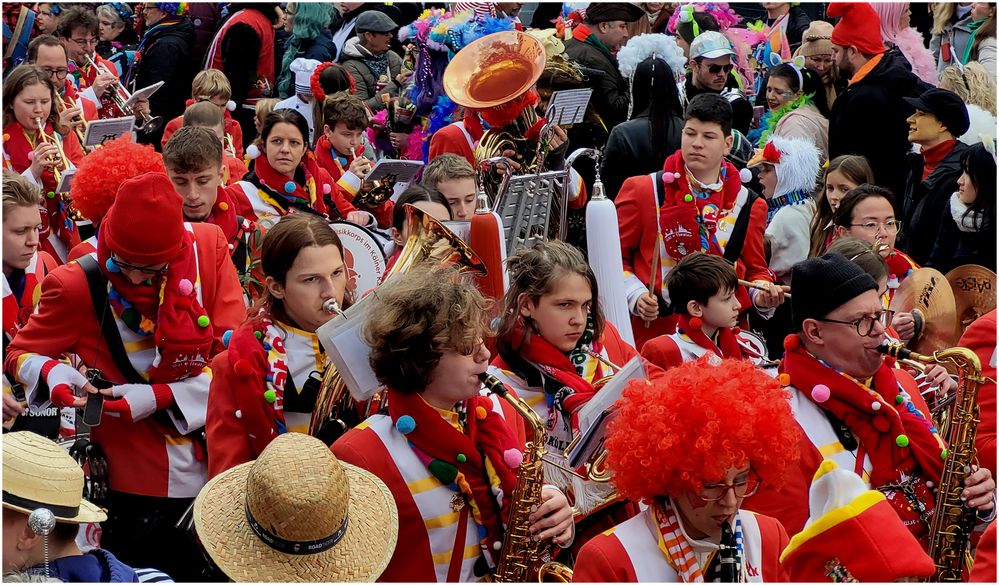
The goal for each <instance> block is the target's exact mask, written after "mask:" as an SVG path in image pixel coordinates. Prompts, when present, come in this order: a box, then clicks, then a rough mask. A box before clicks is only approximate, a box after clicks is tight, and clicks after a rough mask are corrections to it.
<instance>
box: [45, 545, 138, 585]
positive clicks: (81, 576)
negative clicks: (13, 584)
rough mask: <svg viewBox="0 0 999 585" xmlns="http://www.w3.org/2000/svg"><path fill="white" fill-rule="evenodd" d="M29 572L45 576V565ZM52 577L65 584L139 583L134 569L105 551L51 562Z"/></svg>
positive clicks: (97, 550)
mask: <svg viewBox="0 0 999 585" xmlns="http://www.w3.org/2000/svg"><path fill="white" fill-rule="evenodd" d="M29 572H31V573H38V574H44V572H45V567H44V565H35V566H34V567H32V568H31V569H30V570H29ZM49 572H50V576H52V577H54V578H56V579H59V580H60V581H63V582H65V583H138V582H139V576H138V575H137V574H136V572H135V570H134V569H133V568H132V567H129V566H128V565H126V564H125V563H123V562H121V561H119V560H118V559H117V558H115V556H114V555H113V554H111V553H109V552H108V551H106V550H103V549H99V548H97V549H94V550H92V551H90V552H88V553H87V554H83V555H74V556H70V557H62V558H60V559H55V560H54V561H51V562H49Z"/></svg>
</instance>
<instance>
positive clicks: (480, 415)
mask: <svg viewBox="0 0 999 585" xmlns="http://www.w3.org/2000/svg"><path fill="white" fill-rule="evenodd" d="M487 416H489V411H488V410H486V409H485V408H484V407H482V406H476V407H475V418H477V419H479V420H485V418H486V417H487Z"/></svg>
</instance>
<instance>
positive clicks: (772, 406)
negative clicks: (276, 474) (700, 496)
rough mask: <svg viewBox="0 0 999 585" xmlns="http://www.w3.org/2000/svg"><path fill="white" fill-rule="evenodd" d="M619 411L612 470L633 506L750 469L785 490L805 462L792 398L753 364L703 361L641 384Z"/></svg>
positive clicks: (611, 439)
mask: <svg viewBox="0 0 999 585" xmlns="http://www.w3.org/2000/svg"><path fill="white" fill-rule="evenodd" d="M712 355H713V354H712ZM715 359H717V358H715ZM614 411H615V419H614V420H613V421H612V422H611V423H610V426H609V428H608V432H607V440H606V446H607V452H608V458H607V464H608V466H609V467H610V469H611V470H612V471H613V472H614V484H615V486H617V489H618V492H619V493H620V494H621V495H622V496H623V497H625V498H628V499H630V500H635V501H638V500H641V499H645V500H651V499H653V498H655V497H657V496H663V495H678V494H680V493H683V492H690V491H699V490H700V489H701V487H702V486H703V484H704V483H705V482H711V481H717V480H720V479H722V478H723V477H724V476H725V474H726V472H727V471H728V470H729V469H731V468H733V467H742V466H744V465H747V464H749V465H751V466H752V468H753V470H754V471H755V472H756V473H757V474H758V475H759V476H760V478H761V479H762V480H763V481H765V482H768V483H776V484H778V485H779V484H780V483H781V481H782V478H783V475H784V472H785V470H786V468H787V465H788V464H789V463H791V462H793V461H794V460H796V459H797V454H798V447H797V444H798V440H799V438H798V430H797V427H796V425H795V422H794V417H793V415H792V414H791V407H790V406H789V404H788V400H787V395H786V394H785V392H784V390H782V389H781V387H780V384H778V383H777V381H776V380H774V379H773V378H771V377H770V376H768V375H766V374H765V373H763V371H762V370H759V369H758V368H756V367H755V366H753V365H752V364H750V363H749V362H748V361H745V360H737V359H725V360H721V362H720V363H719V364H718V365H712V363H711V361H708V360H707V359H704V358H701V359H699V360H697V361H693V362H687V363H685V364H683V365H681V366H679V367H676V368H673V369H670V370H668V371H667V372H666V374H665V375H664V376H661V377H659V378H657V379H655V380H636V381H633V382H631V383H630V384H629V385H628V387H627V388H625V390H624V393H623V394H622V396H621V398H620V399H619V400H618V401H617V402H616V403H615V404H614Z"/></svg>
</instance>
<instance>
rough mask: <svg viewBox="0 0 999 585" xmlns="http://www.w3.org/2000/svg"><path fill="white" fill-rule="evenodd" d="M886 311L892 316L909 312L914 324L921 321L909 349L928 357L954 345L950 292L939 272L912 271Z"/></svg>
mask: <svg viewBox="0 0 999 585" xmlns="http://www.w3.org/2000/svg"><path fill="white" fill-rule="evenodd" d="M889 308H890V309H891V310H893V311H895V312H896V313H899V312H902V313H904V312H909V311H912V312H913V316H914V317H916V321H917V324H918V323H919V322H920V321H922V323H921V327H919V326H917V330H916V336H915V337H913V338H912V339H911V340H910V341H909V343H908V344H907V345H908V346H909V348H910V349H912V350H914V351H916V352H918V353H922V354H932V353H933V352H934V351H936V350H940V349H944V348H947V347H952V346H953V345H954V343H956V341H957V328H956V327H955V325H954V324H955V323H956V322H957V311H956V309H955V304H954V291H953V290H952V289H951V287H950V283H949V282H947V278H946V277H945V276H944V275H943V274H941V273H940V271H938V270H934V269H932V268H919V269H917V270H915V271H913V272H912V273H911V274H909V276H907V277H906V278H905V280H903V281H902V285H901V286H899V287H898V290H896V291H895V296H893V297H892V300H891V305H890V306H889Z"/></svg>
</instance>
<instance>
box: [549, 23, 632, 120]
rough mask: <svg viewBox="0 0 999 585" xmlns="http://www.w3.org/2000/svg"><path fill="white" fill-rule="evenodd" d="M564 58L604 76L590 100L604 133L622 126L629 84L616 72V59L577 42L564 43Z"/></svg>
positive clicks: (626, 113)
mask: <svg viewBox="0 0 999 585" xmlns="http://www.w3.org/2000/svg"><path fill="white" fill-rule="evenodd" d="M565 54H566V55H567V56H568V57H569V58H570V59H572V60H573V61H575V62H576V63H578V64H580V65H582V66H583V67H589V68H590V69H596V70H598V71H600V72H602V73H603V75H602V76H600V78H599V84H598V86H597V87H596V88H594V90H593V97H591V98H590V99H591V100H592V101H593V106H594V108H596V110H597V113H598V114H600V117H601V118H602V119H603V121H604V125H605V126H606V127H607V129H608V130H610V129H611V128H613V127H614V126H616V125H618V124H620V123H621V122H624V121H625V120H626V119H627V118H628V102H629V101H630V97H629V94H628V80H626V79H625V78H624V76H622V75H621V72H620V71H618V68H617V58H615V57H614V56H613V55H611V54H610V53H608V52H606V51H604V50H603V49H600V48H598V47H596V46H594V45H591V44H589V43H584V42H582V41H579V40H576V39H569V40H568V41H566V42H565Z"/></svg>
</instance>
